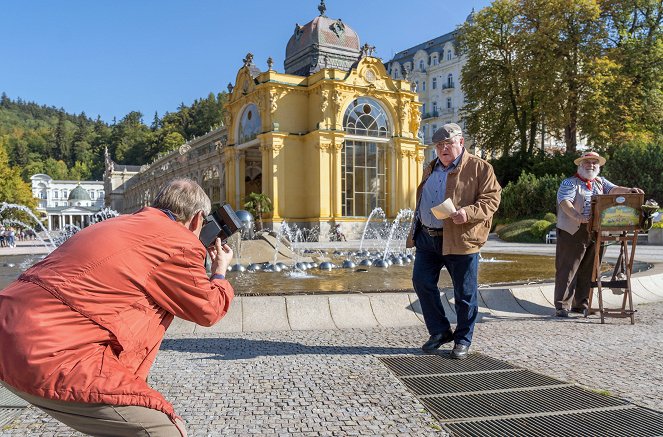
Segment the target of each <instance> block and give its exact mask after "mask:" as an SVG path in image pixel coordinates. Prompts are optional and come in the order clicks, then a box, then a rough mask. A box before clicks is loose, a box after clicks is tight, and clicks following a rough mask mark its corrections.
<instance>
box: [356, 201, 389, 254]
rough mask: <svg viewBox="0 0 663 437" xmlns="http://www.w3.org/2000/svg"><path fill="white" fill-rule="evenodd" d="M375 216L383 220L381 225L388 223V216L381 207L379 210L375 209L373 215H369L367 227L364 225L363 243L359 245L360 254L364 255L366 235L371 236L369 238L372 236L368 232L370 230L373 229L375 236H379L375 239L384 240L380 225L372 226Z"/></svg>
mask: <svg viewBox="0 0 663 437" xmlns="http://www.w3.org/2000/svg"><path fill="white" fill-rule="evenodd" d="M374 216H375V217H378V218H382V223H381V224H384V222H385V221H386V218H387V215H386V214H385V213H384V211H383V210H382V208H380V207H379V206H378V207H377V208H375V209H374V210H373V211H371V213H370V214H369V215H368V218H367V219H366V225H364V231H363V232H362V233H361V242H360V243H359V252H360V253H363V250H364V239H365V238H366V235H367V234H369V238H370V237H371V236H372V235H370V233H369V232H368V231H369V229H371V230H372V231H373V233H374V234H377V235H375V236H374V237H373V238H375V239H381V238H382V235H380V225H378V226H371V223H372V222H373V217H374Z"/></svg>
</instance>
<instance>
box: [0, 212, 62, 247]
mask: <svg viewBox="0 0 663 437" xmlns="http://www.w3.org/2000/svg"><path fill="white" fill-rule="evenodd" d="M11 209H15V210H18V211H22V212H24V213H26V214H27V215H28V216H29V217H30V218H31V219H32V220H34V222H35V223H36V224H37V225H38V226H39V228H40V229H41V230H42V232H44V233H45V234H46V235H47V236H48V241H49V243H50V244H49V245H46V247H48V248H49V249H50V250H54V249H55V247H56V246H55V244H54V242H53V238H52V237H51V234H50V233H49V232H48V230H46V228H45V227H44V225H43V224H42V222H41V220H39V218H37V216H36V215H34V214H33V212H32V210H31V209H30V208H28V207H27V206H24V205H17V204H15V203H7V202H2V203H0V214H2V212H4V211H5V210H11ZM28 228H29V229H31V230H32V231H33V232H34V231H35V230H36V229H35V228H33V227H31V226H28ZM35 234H37V233H36V232H35ZM40 240H41V241H42V242H44V240H43V239H41V238H40Z"/></svg>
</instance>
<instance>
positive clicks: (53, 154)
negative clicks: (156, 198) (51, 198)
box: [0, 93, 226, 182]
mask: <svg viewBox="0 0 663 437" xmlns="http://www.w3.org/2000/svg"><path fill="white" fill-rule="evenodd" d="M225 101H226V94H225V93H219V94H217V95H215V94H213V93H210V94H209V95H208V96H207V98H204V99H199V100H196V101H194V102H193V104H191V106H186V105H185V104H184V103H182V104H181V105H180V106H179V108H178V109H177V111H176V112H173V113H166V114H164V115H163V117H159V115H158V114H157V113H155V114H154V115H153V117H152V119H151V120H150V123H149V124H146V123H145V121H144V115H143V114H141V113H140V112H135V111H134V112H130V113H129V114H127V115H126V116H124V117H123V118H122V119H121V120H119V121H118V120H113V122H112V123H111V124H107V123H105V122H104V121H102V120H101V119H100V118H99V117H97V118H96V119H95V118H91V117H89V116H87V115H86V114H85V113H84V112H82V113H80V114H68V113H66V112H65V111H64V110H63V109H61V108H60V109H58V108H55V107H52V106H50V107H49V106H44V105H39V104H38V103H33V102H25V101H23V100H21V99H20V98H16V99H15V100H14V99H12V98H10V97H9V96H7V95H6V94H5V93H2V96H1V97H0V147H2V148H4V150H5V151H6V156H7V159H8V163H7V164H8V165H9V166H11V167H14V168H17V169H18V170H19V171H20V174H21V177H22V178H23V180H24V181H26V182H27V181H29V178H30V176H32V175H33V174H35V173H46V174H48V175H50V176H51V177H53V178H54V179H69V180H77V179H80V180H89V179H97V180H98V179H101V177H102V175H103V171H104V159H103V157H104V148H105V147H108V150H109V152H110V153H111V157H112V158H113V160H114V161H116V162H118V163H120V164H132V165H142V164H146V163H149V162H151V161H152V160H154V158H155V157H156V156H157V155H158V154H159V153H161V152H167V151H170V150H173V149H175V148H177V147H179V146H180V145H182V144H183V143H184V142H185V141H186V140H187V139H190V138H193V137H194V136H200V135H204V134H205V133H207V132H209V131H210V130H211V129H213V128H216V127H218V126H219V125H220V124H221V121H222V120H223V106H224V103H225Z"/></svg>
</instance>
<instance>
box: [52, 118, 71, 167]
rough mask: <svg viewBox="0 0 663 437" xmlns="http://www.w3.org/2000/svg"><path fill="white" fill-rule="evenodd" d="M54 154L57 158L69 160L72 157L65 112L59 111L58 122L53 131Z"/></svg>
mask: <svg viewBox="0 0 663 437" xmlns="http://www.w3.org/2000/svg"><path fill="white" fill-rule="evenodd" d="M53 147H54V149H55V150H54V155H55V157H56V158H57V159H59V160H62V161H65V162H67V161H68V160H69V158H70V157H71V156H70V155H71V149H70V147H69V144H68V141H67V127H66V124H65V112H64V110H61V111H60V112H59V113H58V123H57V125H56V126H55V131H54V132H53Z"/></svg>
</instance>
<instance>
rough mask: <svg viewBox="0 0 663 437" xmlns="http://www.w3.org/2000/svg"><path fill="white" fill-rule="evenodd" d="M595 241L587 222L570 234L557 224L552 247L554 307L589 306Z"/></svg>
mask: <svg viewBox="0 0 663 437" xmlns="http://www.w3.org/2000/svg"><path fill="white" fill-rule="evenodd" d="M595 253H596V244H595V242H594V241H593V240H592V236H591V234H590V233H589V232H588V230H587V224H585V223H583V224H581V225H580V229H578V231H577V232H576V233H575V234H573V235H571V234H569V233H568V232H566V231H563V230H561V229H559V228H557V246H556V247H555V309H558V310H560V309H565V310H568V309H570V308H580V309H584V308H587V307H588V306H589V293H590V291H591V285H592V268H593V267H594V254H595Z"/></svg>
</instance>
